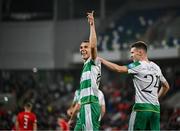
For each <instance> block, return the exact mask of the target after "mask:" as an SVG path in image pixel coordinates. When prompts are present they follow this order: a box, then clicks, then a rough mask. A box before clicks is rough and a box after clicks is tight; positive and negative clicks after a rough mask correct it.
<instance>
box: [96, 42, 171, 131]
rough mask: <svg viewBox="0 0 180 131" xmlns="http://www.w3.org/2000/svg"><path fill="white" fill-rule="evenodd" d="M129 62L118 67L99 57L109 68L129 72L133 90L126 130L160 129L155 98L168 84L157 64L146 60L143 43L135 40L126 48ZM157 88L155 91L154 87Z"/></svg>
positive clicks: (145, 48)
mask: <svg viewBox="0 0 180 131" xmlns="http://www.w3.org/2000/svg"><path fill="white" fill-rule="evenodd" d="M130 54H131V58H132V60H133V61H134V62H133V63H131V64H129V65H127V66H120V65H117V64H114V63H111V62H109V61H107V60H105V59H103V58H99V59H100V60H101V62H102V63H103V64H104V65H105V66H107V67H108V68H109V69H111V70H113V71H116V72H119V73H128V74H131V75H133V83H134V87H135V90H136V94H135V104H134V107H133V111H132V113H131V118H130V121H129V130H160V105H159V101H158V98H160V97H161V96H164V95H165V94H166V93H167V91H168V90H169V84H168V82H167V81H166V79H165V78H164V76H163V74H162V72H161V69H160V67H159V66H158V65H157V64H155V63H154V62H152V61H149V60H148V56H147V46H146V44H145V43H144V42H142V41H138V42H135V43H134V44H133V45H132V46H131V50H130ZM160 83H161V88H160V90H159V92H158V87H159V86H160Z"/></svg>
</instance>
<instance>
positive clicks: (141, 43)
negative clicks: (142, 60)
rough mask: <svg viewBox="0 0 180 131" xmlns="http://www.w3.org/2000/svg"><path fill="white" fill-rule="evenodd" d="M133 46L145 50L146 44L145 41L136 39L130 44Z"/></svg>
mask: <svg viewBox="0 0 180 131" xmlns="http://www.w3.org/2000/svg"><path fill="white" fill-rule="evenodd" d="M133 47H135V48H137V49H143V50H144V51H146V52H147V45H146V43H145V42H143V41H137V42H135V43H133V44H132V45H131V48H133Z"/></svg>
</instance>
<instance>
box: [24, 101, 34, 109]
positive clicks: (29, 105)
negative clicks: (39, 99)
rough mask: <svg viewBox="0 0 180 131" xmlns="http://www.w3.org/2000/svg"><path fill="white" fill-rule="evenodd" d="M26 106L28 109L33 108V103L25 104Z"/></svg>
mask: <svg viewBox="0 0 180 131" xmlns="http://www.w3.org/2000/svg"><path fill="white" fill-rule="evenodd" d="M24 106H25V107H27V108H32V103H30V102H27V103H25V104H24Z"/></svg>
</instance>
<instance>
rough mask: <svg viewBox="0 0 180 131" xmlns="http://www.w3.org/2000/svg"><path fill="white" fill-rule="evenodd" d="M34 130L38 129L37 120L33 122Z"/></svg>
mask: <svg viewBox="0 0 180 131" xmlns="http://www.w3.org/2000/svg"><path fill="white" fill-rule="evenodd" d="M33 131H37V122H36V121H35V122H34V124H33Z"/></svg>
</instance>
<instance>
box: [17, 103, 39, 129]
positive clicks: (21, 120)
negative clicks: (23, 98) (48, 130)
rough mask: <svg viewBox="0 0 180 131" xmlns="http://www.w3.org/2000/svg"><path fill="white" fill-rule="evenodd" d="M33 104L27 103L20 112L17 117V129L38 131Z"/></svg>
mask: <svg viewBox="0 0 180 131" xmlns="http://www.w3.org/2000/svg"><path fill="white" fill-rule="evenodd" d="M31 110H32V104H31V103H26V104H25V105H24V111H23V112H20V113H19V114H18V115H17V118H16V130H20V131H27V130H28V131H37V119H36V115H35V114H34V113H33V112H31Z"/></svg>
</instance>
